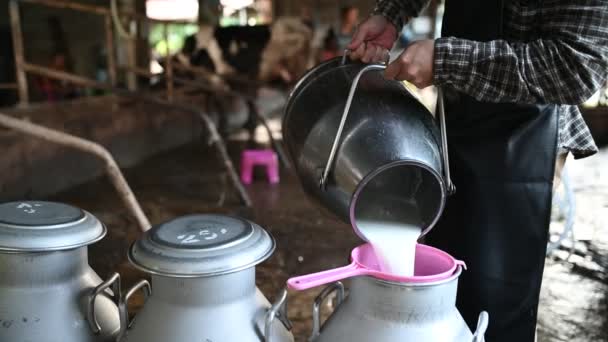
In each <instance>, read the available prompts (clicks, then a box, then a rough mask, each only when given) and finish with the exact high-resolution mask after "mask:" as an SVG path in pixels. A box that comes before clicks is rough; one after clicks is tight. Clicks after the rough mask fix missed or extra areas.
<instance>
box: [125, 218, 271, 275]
mask: <svg viewBox="0 0 608 342" xmlns="http://www.w3.org/2000/svg"><path fill="white" fill-rule="evenodd" d="M274 248H275V242H274V239H273V238H272V237H271V236H270V235H269V234H268V233H267V232H266V231H265V230H264V229H263V228H262V227H260V226H258V225H256V224H254V223H252V222H250V221H247V220H245V219H242V218H238V217H232V216H224V215H189V216H183V217H179V218H176V219H173V220H171V221H168V222H165V223H162V224H160V225H157V226H154V227H152V228H151V229H150V230H149V231H147V232H146V233H144V235H143V236H142V237H141V238H140V239H138V240H137V241H135V243H133V245H132V246H131V248H130V249H129V254H128V256H129V261H131V263H132V264H133V265H134V266H135V267H137V268H139V269H141V270H142V271H144V272H148V273H152V274H158V275H164V276H171V277H209V276H216V275H221V274H226V273H232V272H237V271H240V270H244V269H246V268H250V267H253V266H255V265H257V264H259V263H260V262H262V261H264V260H266V259H267V258H268V257H270V255H271V254H272V252H273V251H274Z"/></svg>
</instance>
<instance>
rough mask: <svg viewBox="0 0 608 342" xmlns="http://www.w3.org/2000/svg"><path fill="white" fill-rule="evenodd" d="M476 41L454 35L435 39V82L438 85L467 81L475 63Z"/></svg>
mask: <svg viewBox="0 0 608 342" xmlns="http://www.w3.org/2000/svg"><path fill="white" fill-rule="evenodd" d="M474 49H475V45H474V42H472V41H470V40H466V39H459V38H454V37H442V38H437V39H435V57H434V62H433V63H434V65H433V67H434V73H433V83H434V84H435V85H437V86H441V85H445V84H454V83H458V81H462V82H467V79H468V78H469V77H470V75H471V72H472V70H471V68H472V65H473V52H474Z"/></svg>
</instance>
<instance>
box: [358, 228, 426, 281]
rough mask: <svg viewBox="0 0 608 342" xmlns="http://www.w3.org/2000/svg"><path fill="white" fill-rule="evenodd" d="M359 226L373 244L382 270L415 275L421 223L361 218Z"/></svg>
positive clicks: (401, 274) (407, 275)
mask: <svg viewBox="0 0 608 342" xmlns="http://www.w3.org/2000/svg"><path fill="white" fill-rule="evenodd" d="M357 227H358V228H359V230H360V231H361V232H362V233H363V234H364V235H365V237H366V238H367V240H368V241H369V243H370V244H371V245H372V248H373V249H374V253H375V254H376V258H377V259H378V263H379V266H380V270H381V271H382V272H385V273H390V274H394V275H399V276H405V277H409V276H413V275H414V264H415V259H416V243H417V241H418V238H419V237H420V232H421V229H420V226H419V225H413V224H407V223H395V222H381V221H380V222H379V221H373V220H361V221H358V222H357Z"/></svg>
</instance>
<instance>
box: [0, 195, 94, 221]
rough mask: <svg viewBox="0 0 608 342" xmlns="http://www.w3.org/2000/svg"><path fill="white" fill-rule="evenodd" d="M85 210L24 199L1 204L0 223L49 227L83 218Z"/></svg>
mask: <svg viewBox="0 0 608 342" xmlns="http://www.w3.org/2000/svg"><path fill="white" fill-rule="evenodd" d="M84 216H85V214H84V212H83V211H82V210H80V209H78V208H75V207H72V206H70V205H67V204H62V203H55V202H44V201H23V202H10V203H4V204H0V223H4V224H10V225H16V226H28V227H48V226H54V225H61V224H67V223H73V222H76V221H78V220H81V219H82V218H83V217H84Z"/></svg>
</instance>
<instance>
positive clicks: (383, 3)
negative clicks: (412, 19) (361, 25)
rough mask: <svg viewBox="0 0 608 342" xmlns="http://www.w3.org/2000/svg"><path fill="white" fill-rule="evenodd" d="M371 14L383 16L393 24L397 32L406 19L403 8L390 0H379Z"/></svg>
mask: <svg viewBox="0 0 608 342" xmlns="http://www.w3.org/2000/svg"><path fill="white" fill-rule="evenodd" d="M372 15H381V16H383V17H385V18H386V19H387V20H388V21H389V22H390V23H391V24H393V25H394V26H395V28H396V29H397V32H400V31H401V30H402V29H403V26H404V25H405V24H406V23H407V21H408V19H407V18H406V16H405V14H404V13H403V10H402V9H401V8H400V7H398V6H397V4H396V3H395V2H394V1H391V0H379V1H378V2H377V3H376V7H374V10H373V11H372Z"/></svg>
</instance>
